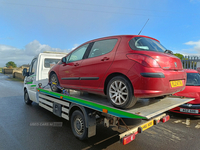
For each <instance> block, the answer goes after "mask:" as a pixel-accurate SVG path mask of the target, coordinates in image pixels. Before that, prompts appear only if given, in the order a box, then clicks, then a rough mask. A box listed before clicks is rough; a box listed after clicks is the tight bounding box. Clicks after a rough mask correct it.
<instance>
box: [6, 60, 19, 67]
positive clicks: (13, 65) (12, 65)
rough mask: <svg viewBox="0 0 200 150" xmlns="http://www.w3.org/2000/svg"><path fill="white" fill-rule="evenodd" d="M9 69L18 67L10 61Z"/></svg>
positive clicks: (8, 63)
mask: <svg viewBox="0 0 200 150" xmlns="http://www.w3.org/2000/svg"><path fill="white" fill-rule="evenodd" d="M6 67H7V68H16V67H17V65H16V64H15V63H14V62H13V61H9V62H7V63H6Z"/></svg>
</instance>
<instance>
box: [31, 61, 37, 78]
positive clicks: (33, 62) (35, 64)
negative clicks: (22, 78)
mask: <svg viewBox="0 0 200 150" xmlns="http://www.w3.org/2000/svg"><path fill="white" fill-rule="evenodd" d="M36 60H37V59H34V60H33V61H32V63H31V66H30V71H29V75H32V74H34V73H35V71H36V68H37V61H36Z"/></svg>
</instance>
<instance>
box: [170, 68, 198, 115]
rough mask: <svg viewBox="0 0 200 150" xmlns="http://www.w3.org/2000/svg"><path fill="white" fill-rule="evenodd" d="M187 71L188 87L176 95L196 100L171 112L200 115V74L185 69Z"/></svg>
mask: <svg viewBox="0 0 200 150" xmlns="http://www.w3.org/2000/svg"><path fill="white" fill-rule="evenodd" d="M185 71H186V73H187V82H186V87H185V89H184V90H183V91H181V92H178V93H175V94H174V95H175V96H184V97H190V98H195V100H193V101H191V102H188V103H187V104H183V105H181V106H179V107H176V108H173V109H171V110H170V111H172V112H176V113H181V114H188V115H200V74H199V73H198V71H196V70H193V69H185Z"/></svg>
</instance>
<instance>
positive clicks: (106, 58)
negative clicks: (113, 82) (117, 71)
mask: <svg viewBox="0 0 200 150" xmlns="http://www.w3.org/2000/svg"><path fill="white" fill-rule="evenodd" d="M105 60H109V58H108V57H104V58H103V59H101V61H105Z"/></svg>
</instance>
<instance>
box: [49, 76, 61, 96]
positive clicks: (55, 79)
mask: <svg viewBox="0 0 200 150" xmlns="http://www.w3.org/2000/svg"><path fill="white" fill-rule="evenodd" d="M50 82H51V83H52V84H51V90H52V91H53V92H59V93H60V92H61V90H60V89H59V88H57V86H56V85H59V81H58V77H57V75H56V74H55V73H53V74H52V75H51V76H50Z"/></svg>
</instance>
